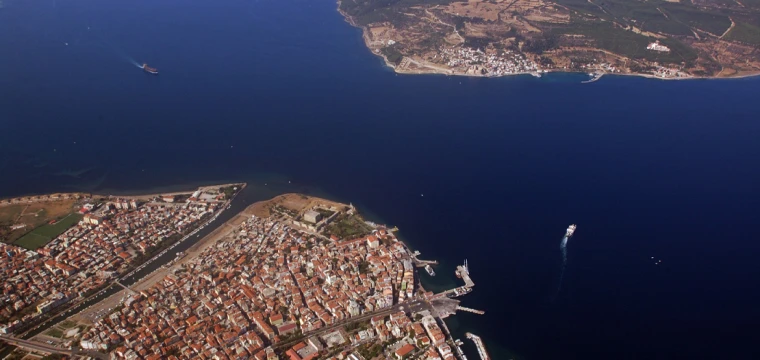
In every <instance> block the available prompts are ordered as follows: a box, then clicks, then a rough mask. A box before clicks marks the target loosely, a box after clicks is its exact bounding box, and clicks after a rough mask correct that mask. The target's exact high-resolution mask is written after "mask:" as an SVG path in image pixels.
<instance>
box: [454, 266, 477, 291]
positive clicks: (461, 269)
mask: <svg viewBox="0 0 760 360" xmlns="http://www.w3.org/2000/svg"><path fill="white" fill-rule="evenodd" d="M456 275H457V277H460V278H462V280H464V286H466V287H468V288H470V287H473V286H475V283H474V282H473V281H472V279H470V266H469V265H468V264H467V259H465V260H464V265H459V266H457V271H456Z"/></svg>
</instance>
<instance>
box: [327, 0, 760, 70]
mask: <svg viewBox="0 0 760 360" xmlns="http://www.w3.org/2000/svg"><path fill="white" fill-rule="evenodd" d="M339 9H340V11H341V13H342V14H343V15H344V16H346V17H347V18H348V20H349V21H350V22H351V23H352V24H353V25H355V26H358V27H361V28H362V29H363V30H364V38H365V42H366V44H367V46H368V47H369V48H370V49H371V50H372V51H373V52H375V53H376V54H378V55H382V56H384V57H385V58H386V61H387V62H388V63H389V65H391V66H393V67H394V68H395V69H396V71H398V72H407V73H430V72H436V73H447V74H459V75H474V76H500V75H509V74H514V73H540V72H543V71H582V72H594V73H624V74H631V73H633V74H641V75H651V76H657V77H661V78H689V77H734V76H746V75H751V74H756V73H760V53H759V52H758V50H760V0H749V1H747V0H744V1H741V2H739V1H733V2H723V1H718V0H692V2H685V1H680V2H679V1H678V0H671V1H661V0H651V1H644V0H549V1H546V0H470V1H464V2H463V1H455V0H343V1H342V2H340V3H339Z"/></svg>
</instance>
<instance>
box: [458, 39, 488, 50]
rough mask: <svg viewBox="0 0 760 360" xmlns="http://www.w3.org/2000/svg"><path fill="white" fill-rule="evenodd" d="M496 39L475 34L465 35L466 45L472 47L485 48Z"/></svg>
mask: <svg viewBox="0 0 760 360" xmlns="http://www.w3.org/2000/svg"><path fill="white" fill-rule="evenodd" d="M495 41H496V39H491V38H483V37H474V36H465V37H464V46H466V47H469V48H472V49H481V50H483V49H485V48H486V47H488V45H489V44H491V43H492V42H495Z"/></svg>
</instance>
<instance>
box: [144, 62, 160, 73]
mask: <svg viewBox="0 0 760 360" xmlns="http://www.w3.org/2000/svg"><path fill="white" fill-rule="evenodd" d="M142 69H143V70H144V71H145V72H146V73H148V74H153V75H158V69H156V68H152V67H150V66H148V64H143V66H142Z"/></svg>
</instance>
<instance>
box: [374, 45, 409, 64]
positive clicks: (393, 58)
mask: <svg viewBox="0 0 760 360" xmlns="http://www.w3.org/2000/svg"><path fill="white" fill-rule="evenodd" d="M380 52H381V53H382V54H383V55H385V58H386V59H388V62H390V63H392V64H395V65H398V64H400V63H401V59H403V58H404V54H402V53H401V52H400V51H398V49H397V48H396V47H394V46H388V47H385V48H383V49H381V50H380Z"/></svg>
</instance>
